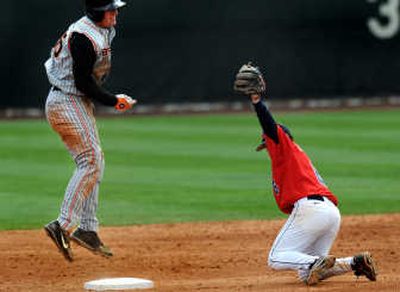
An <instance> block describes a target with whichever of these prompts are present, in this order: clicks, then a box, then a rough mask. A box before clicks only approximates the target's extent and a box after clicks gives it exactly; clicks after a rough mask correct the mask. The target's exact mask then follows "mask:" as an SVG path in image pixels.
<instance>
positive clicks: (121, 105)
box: [115, 94, 137, 112]
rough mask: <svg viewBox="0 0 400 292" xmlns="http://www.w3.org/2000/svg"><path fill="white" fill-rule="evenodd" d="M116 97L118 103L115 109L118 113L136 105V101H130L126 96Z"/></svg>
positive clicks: (119, 95) (118, 95)
mask: <svg viewBox="0 0 400 292" xmlns="http://www.w3.org/2000/svg"><path fill="white" fill-rule="evenodd" d="M116 97H117V100H118V101H117V104H116V105H115V109H116V110H117V111H120V112H124V111H127V110H129V109H131V108H132V107H133V106H134V105H135V104H136V103H137V100H136V99H132V98H131V97H130V96H128V95H126V94H117V95H116Z"/></svg>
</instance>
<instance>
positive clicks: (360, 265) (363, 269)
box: [351, 252, 377, 281]
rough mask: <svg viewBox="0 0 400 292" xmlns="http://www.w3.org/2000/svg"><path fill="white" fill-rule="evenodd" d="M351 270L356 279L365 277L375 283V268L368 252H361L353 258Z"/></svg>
mask: <svg viewBox="0 0 400 292" xmlns="http://www.w3.org/2000/svg"><path fill="white" fill-rule="evenodd" d="M351 268H352V269H353V271H354V275H356V276H357V277H360V276H365V277H367V278H368V279H369V280H370V281H376V274H377V273H376V266H375V263H374V260H373V259H372V256H371V254H370V253H369V252H363V253H361V254H358V255H355V256H354V257H353V264H352V265H351Z"/></svg>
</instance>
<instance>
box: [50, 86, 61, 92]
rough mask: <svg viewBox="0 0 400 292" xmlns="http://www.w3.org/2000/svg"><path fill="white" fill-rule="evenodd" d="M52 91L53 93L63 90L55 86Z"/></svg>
mask: <svg viewBox="0 0 400 292" xmlns="http://www.w3.org/2000/svg"><path fill="white" fill-rule="evenodd" d="M51 90H52V91H61V89H60V88H58V87H57V86H53V87H52V88H51Z"/></svg>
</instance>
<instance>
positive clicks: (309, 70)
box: [0, 0, 400, 108]
mask: <svg viewBox="0 0 400 292" xmlns="http://www.w3.org/2000/svg"><path fill="white" fill-rule="evenodd" d="M128 2H129V7H128V8H126V9H124V10H123V11H122V12H121V14H120V24H119V26H118V37H117V38H116V40H115V42H114V47H113V49H114V67H113V72H112V76H111V78H110V80H109V82H108V88H109V89H111V90H113V91H115V92H128V93H131V94H132V95H134V96H137V97H138V98H140V99H141V101H142V103H165V102H172V101H174V102H175V101H179V100H185V101H187V100H189V101H214V100H227V99H231V98H232V96H233V95H234V94H233V92H232V90H231V84H232V79H233V77H234V73H235V71H236V70H237V69H238V68H239V67H240V65H241V64H242V63H243V62H246V61H247V60H253V61H254V62H256V63H258V64H259V65H260V66H261V68H262V69H263V71H264V72H265V75H266V76H267V79H268V83H269V93H270V95H271V96H272V98H294V97H306V98H309V97H312V98H320V97H324V98H326V97H347V96H354V95H356V96H375V95H386V94H399V93H400V82H399V81H400V74H399V71H400V70H399V69H400V59H399V56H400V37H399V35H400V33H399V31H398V30H399V26H400V22H399V13H400V11H399V8H398V7H396V3H397V2H398V1H397V0H368V1H367V0H351V1H349V0H335V1H328V0H308V1H304V0H290V1H284V0H158V1H157V0H155V1H150V0H136V1H133V0H132V1H129V0H128ZM380 7H386V8H383V9H381V10H379V9H380ZM2 8H3V9H2V11H3V13H4V14H3V16H2V17H1V18H0V45H1V46H0V47H1V53H2V62H1V70H0V77H1V87H2V90H1V94H0V96H1V102H0V107H1V108H5V107H24V106H30V107H31V106H41V107H42V106H43V103H44V99H45V97H46V94H47V90H48V87H49V86H48V84H47V81H46V76H45V72H44V69H43V65H42V64H43V62H44V61H45V60H46V58H47V56H48V54H49V50H50V48H51V46H52V45H53V44H54V43H55V41H56V40H57V38H58V37H59V36H60V35H61V34H62V33H63V31H64V30H65V29H66V28H67V26H68V24H69V23H71V22H72V21H74V20H75V19H77V18H79V17H80V15H81V11H82V4H81V2H80V1H75V0H63V1H55V0H21V1H3V3H2ZM379 11H381V13H383V15H382V14H381V15H380V14H379ZM368 21H370V22H371V23H372V22H374V21H375V23H374V24H371V23H370V25H368V24H367V23H368ZM234 98H235V99H238V98H239V97H237V96H236V97H234Z"/></svg>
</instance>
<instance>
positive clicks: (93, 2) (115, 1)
mask: <svg viewBox="0 0 400 292" xmlns="http://www.w3.org/2000/svg"><path fill="white" fill-rule="evenodd" d="M125 5H126V2H124V1H121V0H85V6H86V15H87V16H88V17H89V18H90V19H91V20H93V21H94V22H100V21H102V20H103V17H104V12H105V11H109V10H115V9H118V8H121V7H124V6H125Z"/></svg>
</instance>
